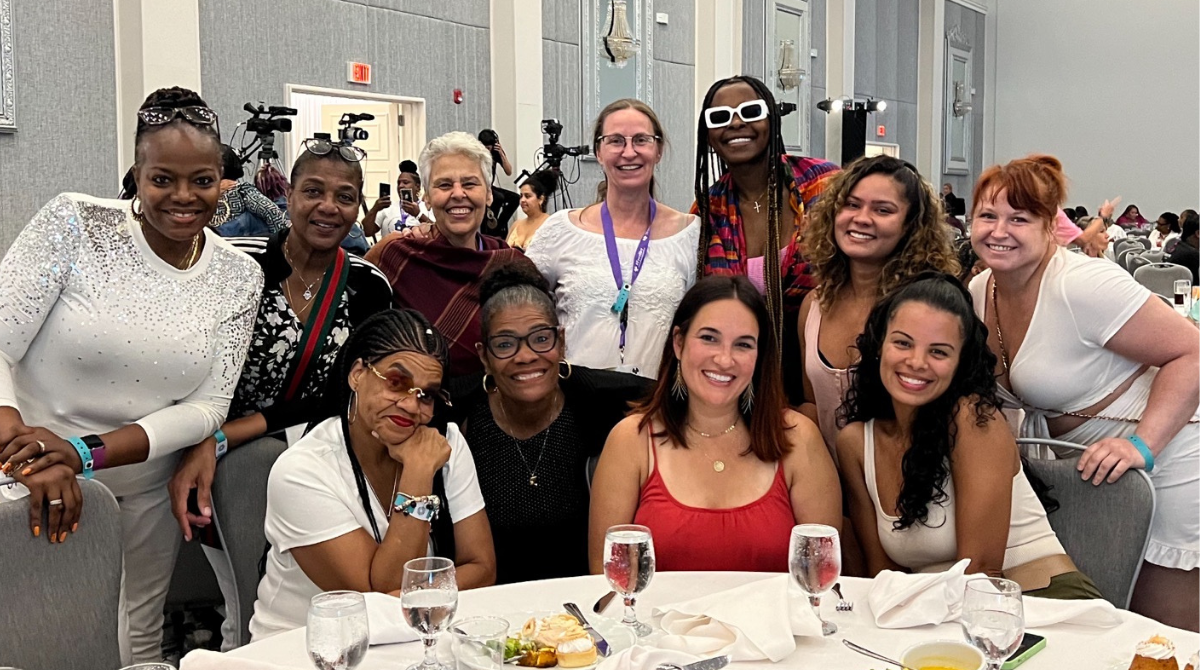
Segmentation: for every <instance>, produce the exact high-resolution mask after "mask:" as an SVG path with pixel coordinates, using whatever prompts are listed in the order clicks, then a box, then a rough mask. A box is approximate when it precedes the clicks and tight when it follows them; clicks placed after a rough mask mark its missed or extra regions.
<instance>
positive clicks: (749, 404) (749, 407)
mask: <svg viewBox="0 0 1200 670" xmlns="http://www.w3.org/2000/svg"><path fill="white" fill-rule="evenodd" d="M741 405H742V414H747V415H748V414H750V412H751V411H753V410H754V382H753V381H751V382H750V385H749V386H747V387H746V390H745V391H742V402H741Z"/></svg>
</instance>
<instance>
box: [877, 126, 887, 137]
mask: <svg viewBox="0 0 1200 670" xmlns="http://www.w3.org/2000/svg"><path fill="white" fill-rule="evenodd" d="M885 135H887V128H886V127H885V126H877V127H876V128H875V136H876V137H883V136H885Z"/></svg>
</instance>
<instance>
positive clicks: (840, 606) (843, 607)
mask: <svg viewBox="0 0 1200 670" xmlns="http://www.w3.org/2000/svg"><path fill="white" fill-rule="evenodd" d="M833 592H834V593H836V594H837V597H838V602H837V607H835V608H834V610H835V611H837V612H853V611H854V603H852V602H850V601H849V600H846V598H845V597H843V596H842V585H841V584H834V585H833Z"/></svg>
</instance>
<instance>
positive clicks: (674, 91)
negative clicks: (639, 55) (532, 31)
mask: <svg viewBox="0 0 1200 670" xmlns="http://www.w3.org/2000/svg"><path fill="white" fill-rule="evenodd" d="M659 12H666V13H667V15H668V16H669V17H670V19H669V21H668V24H667V25H665V26H663V25H659V24H657V23H652V28H653V30H654V36H653V37H654V58H653V62H652V63H651V64H650V66H651V67H652V68H653V71H652V77H653V83H652V87H653V93H652V95H653V98H652V100H651V101H650V103H651V106H652V107H653V108H654V111H655V113H657V114H658V117H659V120H660V121H661V122H662V125H663V128H664V130H665V131H666V133H667V139H668V146H667V150H666V154H665V155H664V156H663V160H662V162H661V163H660V164H659V166H658V170H657V172H656V182H657V184H658V200H659V201H660V202H663V203H665V204H667V205H669V206H671V207H674V208H676V209H686V208H688V207H690V206H691V204H692V200H693V197H692V184H693V182H694V181H695V154H696V146H695V145H696V138H695V134H696V130H695V127H696V119H695V110H694V109H693V107H694V100H695V97H696V91H695V77H696V74H695V70H696V67H695V65H696V64H695V55H694V53H695V40H696V33H695V25H694V20H695V16H694V14H695V12H694V7H693V2H692V0H655V2H654V13H659ZM650 20H651V21H653V17H650ZM579 30H580V27H579V4H578V3H577V2H565V1H563V0H543V1H542V68H543V72H542V111H543V115H544V117H545V118H557V119H558V120H559V121H560V122H561V123H562V124H563V126H564V129H563V134H562V138H561V139H560V140H559V141H560V142H561V143H562V144H564V145H567V146H572V145H576V144H591V127H590V122H589V126H588V127H586V128H581V127H580V115H581V114H582V111H581V109H582V104H583V103H582V93H581V90H580V86H581V83H580V74H579V68H580V57H581V56H580V47H579V39H580V35H579ZM588 39H589V40H591V41H594V40H595V39H596V37H595V36H589V38H588ZM572 164H573V161H570V160H566V161H564V162H563V172H564V174H565V175H566V176H567V177H568V178H569V177H572V176H573V172H574V170H573V165H572ZM534 167H536V166H533V165H522V166H514V169H516V170H520V169H522V168H526V169H532V168H534ZM602 178H603V172H602V171H601V169H600V166H599V165H598V164H597V163H596V162H595V161H594V160H590V159H589V160H581V161H579V181H578V182H576V183H575V184H571V185H570V187H569V188H570V192H571V196H572V198H573V199H574V202H575V206H576V207H582V206H584V205H586V204H588V203H590V202H592V200H593V199H594V197H595V194H596V184H598V183H599V182H600V180H601V179H602Z"/></svg>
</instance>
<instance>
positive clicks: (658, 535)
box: [633, 438, 796, 572]
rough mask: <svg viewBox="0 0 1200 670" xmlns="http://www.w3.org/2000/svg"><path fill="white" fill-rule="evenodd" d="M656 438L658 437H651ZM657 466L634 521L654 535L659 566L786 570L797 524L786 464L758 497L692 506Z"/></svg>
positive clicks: (652, 449)
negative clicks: (669, 486)
mask: <svg viewBox="0 0 1200 670" xmlns="http://www.w3.org/2000/svg"><path fill="white" fill-rule="evenodd" d="M651 440H653V438H651ZM650 453H651V455H652V456H653V458H654V467H653V470H651V472H650V478H649V479H647V480H646V484H645V486H643V487H642V492H641V495H640V496H639V498H638V509H637V514H635V515H634V518H633V522H634V523H636V524H640V525H643V526H646V527H648V528H649V529H650V531H651V533H652V534H653V536H654V555H655V563H656V567H657V569H658V570H714V571H727V570H728V571H742V572H787V571H788V542H789V541H790V539H791V533H792V527H793V526H794V525H795V524H796V520H795V517H794V516H793V514H792V501H791V498H790V496H789V495H788V488H787V481H786V480H785V479H784V477H783V467H782V465H776V466H775V480H774V481H773V482H772V483H771V488H770V489H768V490H767V492H766V493H765V494H764V495H763V496H762V497H761V498H759V499H758V500H755V501H754V502H752V503H750V504H748V505H742V506H741V507H733V508H729V509H704V508H700V507H689V506H687V505H684V504H682V503H680V502H679V501H678V500H676V499H675V498H674V497H673V496H672V495H671V492H670V491H668V490H667V485H666V482H664V481H663V478H662V475H661V474H660V473H659V471H658V457H657V454H655V453H654V445H653V441H651V444H650Z"/></svg>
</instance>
